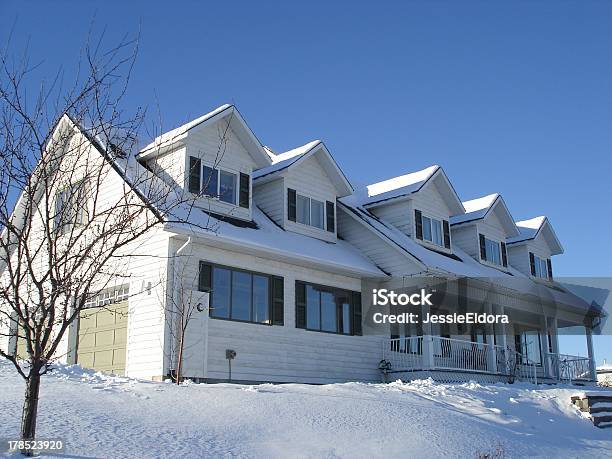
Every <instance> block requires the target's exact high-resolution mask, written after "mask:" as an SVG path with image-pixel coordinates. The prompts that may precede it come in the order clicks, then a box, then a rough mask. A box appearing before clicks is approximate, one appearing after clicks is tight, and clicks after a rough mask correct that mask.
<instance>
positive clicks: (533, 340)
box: [515, 330, 542, 365]
mask: <svg viewBox="0 0 612 459" xmlns="http://www.w3.org/2000/svg"><path fill="white" fill-rule="evenodd" d="M515 341H516V343H515V345H516V349H517V351H518V352H520V353H521V354H522V357H523V358H522V363H524V364H532V363H535V364H536V365H540V364H541V363H542V351H541V347H540V333H539V332H538V331H537V330H529V331H525V332H522V333H521V334H520V335H516V338H515Z"/></svg>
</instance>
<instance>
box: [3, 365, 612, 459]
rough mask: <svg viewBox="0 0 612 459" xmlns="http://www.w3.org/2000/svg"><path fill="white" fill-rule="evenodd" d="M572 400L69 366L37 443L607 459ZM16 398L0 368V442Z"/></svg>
mask: <svg viewBox="0 0 612 459" xmlns="http://www.w3.org/2000/svg"><path fill="white" fill-rule="evenodd" d="M575 392H578V391H577V390H576V388H571V387H562V388H552V387H545V386H538V388H537V389H536V388H535V386H532V385H527V384H515V385H502V384H498V385H479V384H476V383H467V384H459V385H449V384H437V383H434V382H432V381H431V380H423V381H417V382H412V383H401V382H395V383H391V384H387V385H385V384H361V383H347V384H333V385H324V386H309V385H303V384H283V385H268V384H266V385H260V386H242V385H232V384H217V385H203V384H202V385H197V384H185V385H183V386H180V387H177V386H175V385H172V384H168V383H155V382H148V381H140V380H134V379H129V378H121V377H111V376H105V375H102V374H99V373H94V372H90V371H87V370H82V369H81V368H80V367H77V366H68V367H60V368H58V370H57V371H56V372H55V373H54V374H51V375H48V376H45V377H44V380H43V384H42V390H41V401H40V408H39V410H40V418H39V419H40V420H39V429H38V434H39V436H40V437H45V438H56V437H60V438H62V439H63V440H64V442H65V444H66V445H67V446H66V449H65V451H64V452H63V453H60V454H58V456H60V457H66V456H69V457H75V456H79V457H82V456H84V457H113V458H116V457H139V458H144V457H168V456H173V457H228V456H238V457H266V458H268V457H326V458H332V457H334V458H335V457H350V458H360V457H364V458H365V457H368V458H372V457H381V456H395V457H428V458H430V457H432V458H433V457H445V458H454V457H461V458H473V457H476V456H477V455H478V454H479V453H486V452H492V451H494V450H496V449H498V448H502V449H503V450H504V451H505V457H528V456H529V457H547V458H551V457H580V458H585V457H597V458H601V457H612V429H597V428H595V427H594V426H593V424H592V423H591V422H590V421H589V420H588V419H585V418H584V417H583V416H582V415H581V414H580V413H579V412H578V411H577V410H576V409H575V408H574V407H573V406H572V405H571V404H570V395H572V394H573V393H575ZM22 396H23V383H22V382H21V380H20V379H19V378H18V376H16V373H15V372H14V370H13V369H12V368H11V367H10V366H9V364H8V363H7V362H6V361H1V360H0V438H5V439H6V438H14V437H15V435H16V434H17V433H18V427H19V419H20V413H21V402H22ZM56 457H57V456H56Z"/></svg>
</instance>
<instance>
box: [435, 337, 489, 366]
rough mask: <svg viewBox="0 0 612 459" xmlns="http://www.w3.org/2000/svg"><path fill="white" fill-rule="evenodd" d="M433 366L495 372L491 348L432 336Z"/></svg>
mask: <svg viewBox="0 0 612 459" xmlns="http://www.w3.org/2000/svg"><path fill="white" fill-rule="evenodd" d="M432 339H433V354H434V366H435V367H436V368H440V369H449V370H466V371H472V372H495V371H496V370H495V369H494V368H492V366H493V365H492V356H493V346H491V345H490V344H484V343H474V342H471V341H464V340H460V339H453V338H443V337H441V336H432Z"/></svg>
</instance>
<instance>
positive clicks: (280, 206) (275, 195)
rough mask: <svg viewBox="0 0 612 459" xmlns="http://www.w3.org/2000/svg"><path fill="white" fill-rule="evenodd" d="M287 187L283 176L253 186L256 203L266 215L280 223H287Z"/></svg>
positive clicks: (281, 224) (282, 224)
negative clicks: (285, 197)
mask: <svg viewBox="0 0 612 459" xmlns="http://www.w3.org/2000/svg"><path fill="white" fill-rule="evenodd" d="M285 193H286V191H285V187H284V182H283V179H282V178H279V179H277V180H274V181H272V182H268V183H264V184H263V185H257V184H256V186H255V187H254V188H253V194H254V195H253V198H254V200H255V205H257V206H259V208H260V209H261V210H263V211H264V212H265V213H266V215H268V216H269V217H270V218H271V219H272V220H274V221H275V222H276V223H277V224H278V225H280V226H284V224H285V209H286V207H285V205H284V203H285V199H284V196H285Z"/></svg>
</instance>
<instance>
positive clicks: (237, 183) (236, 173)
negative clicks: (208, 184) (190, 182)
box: [200, 161, 251, 207]
mask: <svg viewBox="0 0 612 459" xmlns="http://www.w3.org/2000/svg"><path fill="white" fill-rule="evenodd" d="M204 167H209V168H211V169H212V170H214V171H217V195H216V196H211V195H209V194H206V193H205V192H204ZM222 171H223V172H226V173H228V174H232V175H234V177H235V178H236V180H235V183H234V202H233V203H231V202H227V201H223V200H222V199H221V197H220V191H221V172H222ZM248 175H249V176H250V175H251V174H248ZM200 190H201V195H202V196H203V197H206V198H209V199H213V200H214V201H217V202H220V203H223V204H227V205H229V206H235V207H238V200H239V199H240V172H239V171H235V170H232V169H228V168H225V167H219V166H218V165H217V166H215V165H214V164H209V163H204V161H202V168H201V170H200Z"/></svg>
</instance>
